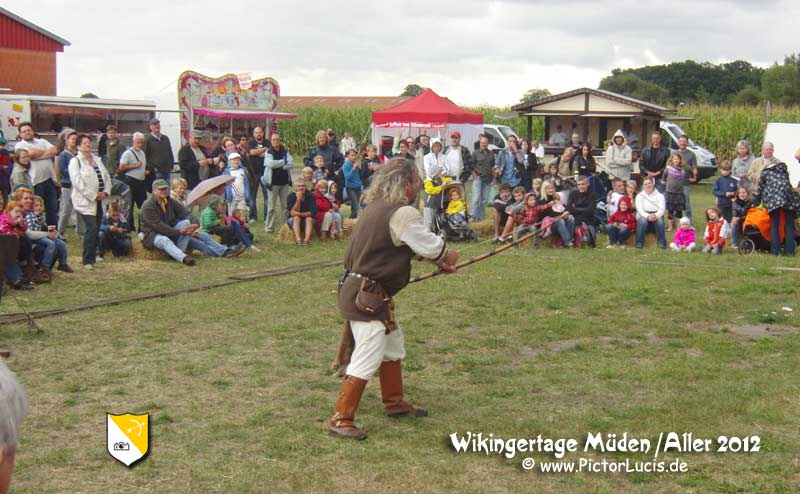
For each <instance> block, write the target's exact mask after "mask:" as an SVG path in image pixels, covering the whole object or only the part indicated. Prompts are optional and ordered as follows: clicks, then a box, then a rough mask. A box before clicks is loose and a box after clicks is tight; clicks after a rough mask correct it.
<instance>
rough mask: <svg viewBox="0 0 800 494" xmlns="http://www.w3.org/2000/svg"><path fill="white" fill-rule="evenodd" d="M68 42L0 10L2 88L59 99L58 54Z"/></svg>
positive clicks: (0, 78)
mask: <svg viewBox="0 0 800 494" xmlns="http://www.w3.org/2000/svg"><path fill="white" fill-rule="evenodd" d="M69 44H70V43H69V41H67V40H65V39H64V38H59V37H58V36H56V35H55V34H53V33H51V32H49V31H47V30H45V29H42V28H41V27H39V26H37V25H36V24H33V23H32V22H28V21H26V20H25V19H23V18H22V17H20V16H18V15H16V14H13V13H11V12H9V11H8V10H6V9H4V8H2V7H0V60H2V68H0V88H4V89H6V90H10V92H11V93H15V94H41V95H45V96H55V95H56V53H57V52H63V51H64V47H65V46H69Z"/></svg>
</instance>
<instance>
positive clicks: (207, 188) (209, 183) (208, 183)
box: [186, 175, 233, 207]
mask: <svg viewBox="0 0 800 494" xmlns="http://www.w3.org/2000/svg"><path fill="white" fill-rule="evenodd" d="M230 182H233V177H232V176H231V175H219V176H217V177H211V178H207V179H205V180H203V181H202V182H200V183H199V184H197V187H195V188H194V189H192V192H190V193H189V197H187V198H186V204H188V205H189V207H192V206H194V205H195V204H197V205H198V206H203V204H201V203H200V202H198V201H200V200H201V199H203V198H204V197H206V196H207V195H208V194H210V193H214V194H217V195H219V196H221V195H222V194H223V190H224V187H225V185H227V184H228V183H230Z"/></svg>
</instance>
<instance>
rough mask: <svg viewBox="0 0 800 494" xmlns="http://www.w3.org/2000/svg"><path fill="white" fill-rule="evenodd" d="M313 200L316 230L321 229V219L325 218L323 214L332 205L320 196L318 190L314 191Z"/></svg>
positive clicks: (323, 196)
mask: <svg viewBox="0 0 800 494" xmlns="http://www.w3.org/2000/svg"><path fill="white" fill-rule="evenodd" d="M314 198H315V199H316V201H317V216H316V220H317V228H322V219H323V218H325V213H327V212H328V211H330V210H331V208H332V207H333V204H331V200H330V199H328V198H327V197H325V195H324V194H321V193H320V192H319V191H318V190H315V191H314Z"/></svg>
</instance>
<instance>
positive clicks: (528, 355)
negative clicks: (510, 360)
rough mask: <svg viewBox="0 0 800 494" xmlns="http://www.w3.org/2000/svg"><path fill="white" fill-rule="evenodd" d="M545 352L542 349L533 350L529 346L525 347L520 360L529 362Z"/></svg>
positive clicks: (521, 349)
mask: <svg viewBox="0 0 800 494" xmlns="http://www.w3.org/2000/svg"><path fill="white" fill-rule="evenodd" d="M543 353H544V350H542V349H541V348H531V347H528V346H524V347H522V348H520V350H519V359H520V360H528V359H532V358H534V357H538V356H539V355H541V354H543Z"/></svg>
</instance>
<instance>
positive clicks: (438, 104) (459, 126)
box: [372, 89, 483, 149]
mask: <svg viewBox="0 0 800 494" xmlns="http://www.w3.org/2000/svg"><path fill="white" fill-rule="evenodd" d="M412 129H417V132H416V133H415V134H419V133H420V129H437V131H436V134H433V133H430V132H428V135H429V136H431V137H438V138H440V139H442V140H443V141H444V140H446V139H447V138H448V137H449V136H450V133H452V132H453V131H458V132H460V133H461V143H462V144H463V145H465V146H467V147H469V148H471V147H472V145H473V143H474V142H476V141H477V140H478V136H479V135H480V134H481V133H482V132H483V115H482V114H480V113H475V112H471V111H469V110H465V109H464V108H461V107H460V106H458V105H456V104H455V103H453V102H451V101H449V100H447V99H445V98H442V97H441V96H439V95H438V94H436V92H435V91H433V90H432V89H426V90H425V91H424V92H423V93H422V94H420V95H419V96H417V97H415V98H412V99H410V100H408V101H405V102H403V103H400V104H399V105H396V106H393V107H391V108H387V109H385V110H380V111H375V112H372V142H373V144H376V145H378V146H379V148H381V149H382V148H386V147H387V146H391V143H392V141H393V140H394V139H395V138H396V137H398V136H400V135H401V134H402V135H405V136H409V135H412Z"/></svg>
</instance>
